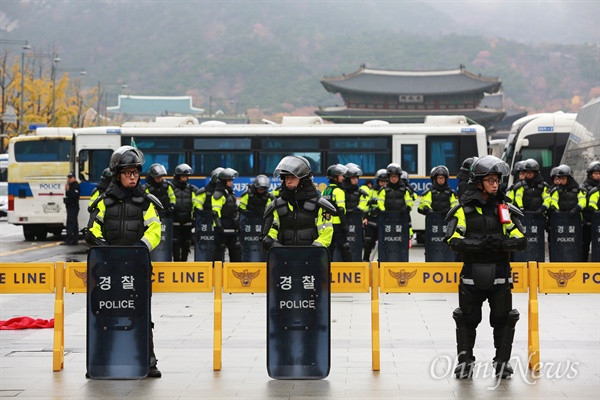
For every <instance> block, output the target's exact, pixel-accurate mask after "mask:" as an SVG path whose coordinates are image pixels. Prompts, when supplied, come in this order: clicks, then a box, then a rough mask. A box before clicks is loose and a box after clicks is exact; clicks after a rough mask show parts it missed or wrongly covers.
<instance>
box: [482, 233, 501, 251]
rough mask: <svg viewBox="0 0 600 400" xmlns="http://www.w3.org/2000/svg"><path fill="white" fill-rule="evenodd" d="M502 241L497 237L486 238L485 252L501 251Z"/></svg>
mask: <svg viewBox="0 0 600 400" xmlns="http://www.w3.org/2000/svg"><path fill="white" fill-rule="evenodd" d="M502 245H503V241H502V238H499V237H498V236H486V237H485V249H486V250H487V251H494V252H498V251H502Z"/></svg>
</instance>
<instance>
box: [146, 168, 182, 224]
mask: <svg viewBox="0 0 600 400" xmlns="http://www.w3.org/2000/svg"><path fill="white" fill-rule="evenodd" d="M166 175H167V170H166V169H165V167H164V166H163V165H161V164H158V163H154V164H152V165H151V166H150V169H149V170H148V175H147V176H146V184H145V185H144V189H145V190H146V192H148V193H150V194H152V195H154V196H155V197H156V198H157V199H158V200H159V201H160V203H161V204H162V205H163V208H164V209H165V211H168V212H172V211H173V210H175V203H176V199H175V191H174V190H173V184H172V183H171V182H169V181H167V180H166V179H164V177H165V176H166Z"/></svg>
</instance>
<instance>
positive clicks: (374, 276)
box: [0, 262, 600, 371]
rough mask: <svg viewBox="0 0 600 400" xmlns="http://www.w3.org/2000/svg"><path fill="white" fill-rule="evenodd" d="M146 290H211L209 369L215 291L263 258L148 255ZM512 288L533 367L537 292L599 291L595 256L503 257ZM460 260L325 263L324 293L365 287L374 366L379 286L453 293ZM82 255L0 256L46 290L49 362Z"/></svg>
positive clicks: (81, 281)
mask: <svg viewBox="0 0 600 400" xmlns="http://www.w3.org/2000/svg"><path fill="white" fill-rule="evenodd" d="M152 267H153V280H152V291H153V292H154V293H164V292H169V293H175V292H213V293H214V327H213V329H214V342H213V370H215V371H219V370H221V368H222V337H223V335H222V319H223V293H229V294H235V293H265V292H266V287H267V284H266V277H267V272H266V271H267V265H266V263H264V262H263V263H230V262H225V263H222V262H214V263H213V262H154V263H152ZM511 267H512V275H513V282H514V289H513V291H514V292H516V293H527V292H528V293H529V299H528V324H527V329H528V357H529V358H528V359H529V368H530V369H532V370H535V371H537V370H539V366H540V340H539V304H538V293H544V294H570V293H596V294H600V263H597V262H596V263H537V262H515V263H511ZM461 268H462V263H456V262H449V263H424V262H405V263H403V262H381V263H378V262H371V263H369V262H357V263H344V262H333V263H331V292H332V293H369V292H370V293H371V350H372V369H373V371H379V369H380V355H381V352H380V335H379V293H380V292H384V293H457V292H458V282H459V274H460V270H461ZM86 280H87V265H86V263H85V262H56V263H53V262H45V263H3V264H2V265H0V289H1V290H0V293H6V294H29V293H49V294H51V293H54V294H55V302H54V346H53V370H54V371H61V370H62V369H63V368H64V348H65V346H64V293H65V292H66V293H86V291H87V287H86V285H87V281H86Z"/></svg>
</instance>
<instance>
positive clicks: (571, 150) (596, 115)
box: [561, 97, 600, 183]
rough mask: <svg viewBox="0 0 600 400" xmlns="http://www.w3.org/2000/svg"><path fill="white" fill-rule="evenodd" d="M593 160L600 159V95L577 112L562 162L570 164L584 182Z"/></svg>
mask: <svg viewBox="0 0 600 400" xmlns="http://www.w3.org/2000/svg"><path fill="white" fill-rule="evenodd" d="M592 161H600V97H598V98H596V99H594V100H591V101H590V102H589V103H587V104H586V105H584V106H583V107H581V109H580V110H579V112H578V113H577V118H575V123H574V125H573V129H572V130H571V134H570V135H569V141H568V142H567V146H566V148H565V152H564V154H563V158H562V161H561V164H567V165H568V166H570V167H571V169H572V170H573V177H574V178H575V180H576V181H577V182H579V183H582V182H583V181H584V180H585V179H586V178H587V174H586V169H587V166H588V165H589V163H591V162H592Z"/></svg>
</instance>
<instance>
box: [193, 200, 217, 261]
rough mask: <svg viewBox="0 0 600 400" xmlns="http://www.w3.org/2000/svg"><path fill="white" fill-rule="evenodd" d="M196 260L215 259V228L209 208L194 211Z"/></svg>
mask: <svg viewBox="0 0 600 400" xmlns="http://www.w3.org/2000/svg"><path fill="white" fill-rule="evenodd" d="M194 227H195V229H194V261H213V260H214V259H215V229H214V226H213V214H212V211H209V210H196V211H194Z"/></svg>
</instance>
